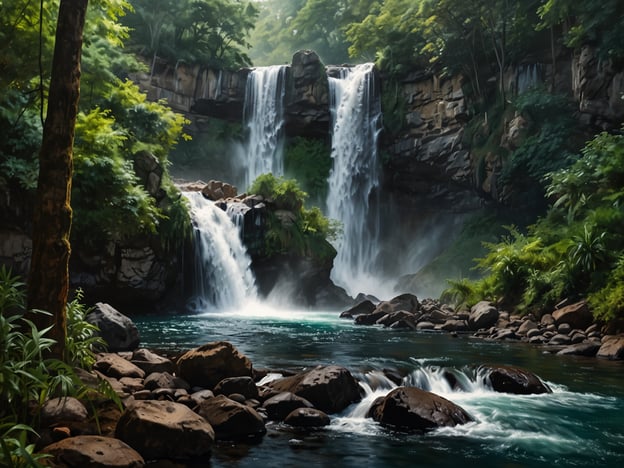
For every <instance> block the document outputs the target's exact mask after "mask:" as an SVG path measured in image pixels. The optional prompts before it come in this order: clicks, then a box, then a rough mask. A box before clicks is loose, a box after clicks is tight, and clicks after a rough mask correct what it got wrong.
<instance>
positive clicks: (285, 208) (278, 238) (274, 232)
mask: <svg viewBox="0 0 624 468" xmlns="http://www.w3.org/2000/svg"><path fill="white" fill-rule="evenodd" d="M249 191H250V192H251V193H254V194H257V195H261V196H262V197H263V198H264V199H265V200H266V202H267V203H268V204H269V206H270V207H271V209H270V210H269V218H268V230H267V232H266V234H265V245H264V249H263V250H264V251H263V252H262V255H263V256H273V255H301V256H308V257H312V258H313V259H315V260H318V261H324V260H326V259H328V258H333V257H334V256H335V255H336V251H335V250H334V249H333V247H332V246H331V245H330V244H329V243H328V242H327V239H334V238H335V236H336V235H337V233H338V226H337V223H336V222H335V221H331V220H329V219H327V218H326V217H325V216H324V215H323V214H322V213H321V210H320V209H319V208H317V207H314V208H312V209H309V210H308V209H305V208H304V202H305V199H306V198H307V194H306V193H305V192H304V191H303V190H301V189H300V188H299V186H298V185H297V182H296V181H294V180H287V179H284V178H282V177H275V176H273V175H272V174H262V175H260V176H258V178H257V179H256V180H255V181H254V182H253V183H252V185H251V188H250V190H249Z"/></svg>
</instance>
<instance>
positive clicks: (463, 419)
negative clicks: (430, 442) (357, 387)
mask: <svg viewBox="0 0 624 468" xmlns="http://www.w3.org/2000/svg"><path fill="white" fill-rule="evenodd" d="M369 416H371V417H372V418H373V419H374V420H375V421H377V422H379V423H380V424H382V425H384V426H391V427H393V428H395V429H399V430H408V431H409V430H415V431H429V430H432V429H436V428H438V427H443V426H456V425H458V424H465V423H467V422H470V421H473V419H472V417H471V416H470V415H469V414H468V413H467V412H466V411H465V410H464V409H463V408H461V407H460V406H458V405H456V404H455V403H453V402H451V401H449V400H447V399H445V398H442V397H441V396H438V395H435V394H433V393H431V392H427V391H425V390H421V389H420V388H416V387H398V388H395V389H394V390H392V391H391V392H390V393H388V395H386V396H385V397H381V398H379V399H378V400H376V401H375V402H374V403H373V405H372V406H371V410H370V411H369Z"/></svg>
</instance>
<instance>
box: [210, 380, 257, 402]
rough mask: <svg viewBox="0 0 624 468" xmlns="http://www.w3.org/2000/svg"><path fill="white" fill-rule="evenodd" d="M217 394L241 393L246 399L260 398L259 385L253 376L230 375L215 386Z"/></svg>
mask: <svg viewBox="0 0 624 468" xmlns="http://www.w3.org/2000/svg"><path fill="white" fill-rule="evenodd" d="M214 393H215V395H225V396H229V395H231V394H232V393H239V394H241V395H243V396H244V397H245V398H246V399H248V400H249V399H251V398H255V399H257V398H258V387H256V384H255V383H254V381H253V379H252V378H251V377H228V378H227V379H223V380H222V381H221V382H219V383H218V384H217V385H216V386H215V388H214Z"/></svg>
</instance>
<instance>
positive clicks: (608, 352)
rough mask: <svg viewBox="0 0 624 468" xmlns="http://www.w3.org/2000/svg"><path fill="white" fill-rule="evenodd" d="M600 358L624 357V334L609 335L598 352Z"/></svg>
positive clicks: (615, 358) (617, 358)
mask: <svg viewBox="0 0 624 468" xmlns="http://www.w3.org/2000/svg"><path fill="white" fill-rule="evenodd" d="M596 355H597V356H598V357H599V358H606V359H613V360H619V359H624V335H607V336H605V337H604V339H603V342H602V346H600V349H599V350H598V353H597V354H596Z"/></svg>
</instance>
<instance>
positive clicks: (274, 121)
mask: <svg viewBox="0 0 624 468" xmlns="http://www.w3.org/2000/svg"><path fill="white" fill-rule="evenodd" d="M286 69H287V67H286V66H285V65H273V66H270V67H258V68H255V69H254V70H252V72H251V73H250V74H249V77H248V78H247V87H246V90H245V109H244V124H245V126H246V127H247V129H248V131H249V137H248V143H247V148H246V159H245V161H246V173H245V187H249V185H250V184H251V183H252V182H253V181H254V180H255V179H256V177H258V176H259V175H260V174H266V173H269V172H270V173H273V174H274V175H275V176H281V175H282V174H283V173H284V161H283V155H282V153H283V133H284V132H283V127H284V96H285V92H286V87H285V86H284V84H285V78H286Z"/></svg>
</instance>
